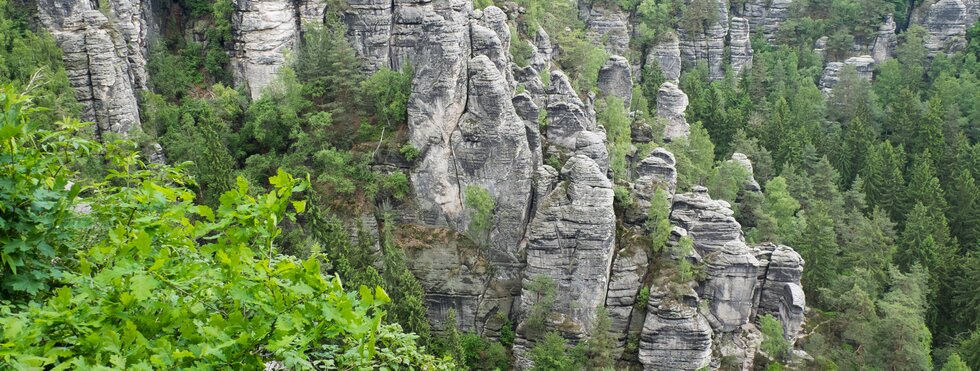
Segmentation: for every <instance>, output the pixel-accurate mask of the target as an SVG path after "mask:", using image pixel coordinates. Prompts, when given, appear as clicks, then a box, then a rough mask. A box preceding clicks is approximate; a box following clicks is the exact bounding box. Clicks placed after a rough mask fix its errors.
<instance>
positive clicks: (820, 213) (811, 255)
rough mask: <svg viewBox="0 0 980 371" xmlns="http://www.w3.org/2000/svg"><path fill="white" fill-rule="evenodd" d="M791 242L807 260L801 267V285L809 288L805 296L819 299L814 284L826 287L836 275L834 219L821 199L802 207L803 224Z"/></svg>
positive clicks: (837, 249)
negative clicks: (804, 222)
mask: <svg viewBox="0 0 980 371" xmlns="http://www.w3.org/2000/svg"><path fill="white" fill-rule="evenodd" d="M794 246H795V247H796V249H797V250H798V251H799V252H800V255H801V256H803V260H805V261H806V263H807V266H806V269H805V270H804V271H803V280H804V282H805V283H804V285H803V287H804V288H805V289H808V291H809V292H808V293H807V296H810V297H814V298H818V300H817V301H818V302H820V301H821V299H822V298H821V295H817V292H818V291H817V288H820V287H829V286H830V284H831V283H832V281H833V280H834V278H835V277H836V276H837V274H838V273H837V269H838V258H837V254H838V252H839V250H840V248H839V247H838V246H837V233H836V232H835V231H834V221H833V220H832V219H831V218H830V216H829V215H828V210H827V207H826V205H825V204H824V203H823V202H820V201H817V202H815V203H814V204H813V207H811V208H810V209H808V210H807V211H806V228H805V229H804V230H803V234H802V236H801V238H800V239H799V240H798V241H795V242H794Z"/></svg>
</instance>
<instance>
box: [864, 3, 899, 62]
mask: <svg viewBox="0 0 980 371" xmlns="http://www.w3.org/2000/svg"><path fill="white" fill-rule="evenodd" d="M895 29H896V25H895V17H893V16H891V15H888V18H886V19H885V22H884V23H882V24H881V27H878V35H877V36H875V42H874V44H873V45H872V46H871V57H872V58H874V60H875V63H877V64H882V63H884V62H885V61H886V60H888V58H891V57H892V56H893V55H895V49H896V48H897V47H898V36H896V35H895Z"/></svg>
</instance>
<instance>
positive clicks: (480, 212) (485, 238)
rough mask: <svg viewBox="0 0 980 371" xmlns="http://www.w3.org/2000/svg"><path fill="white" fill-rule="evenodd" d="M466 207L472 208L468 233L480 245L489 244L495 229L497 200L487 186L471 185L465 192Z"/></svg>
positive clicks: (467, 227)
mask: <svg viewBox="0 0 980 371" xmlns="http://www.w3.org/2000/svg"><path fill="white" fill-rule="evenodd" d="M463 200H464V204H465V206H466V208H467V209H468V210H470V223H469V225H467V226H466V233H467V234H468V235H469V237H470V239H472V240H473V242H475V243H477V244H479V245H489V243H490V232H491V230H492V229H493V212H494V209H495V208H496V207H497V203H496V201H495V200H494V199H493V196H492V195H490V192H489V191H487V190H486V188H483V187H480V186H476V185H469V186H466V190H465V191H464V192H463Z"/></svg>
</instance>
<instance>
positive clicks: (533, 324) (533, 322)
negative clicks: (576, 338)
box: [525, 276, 564, 344]
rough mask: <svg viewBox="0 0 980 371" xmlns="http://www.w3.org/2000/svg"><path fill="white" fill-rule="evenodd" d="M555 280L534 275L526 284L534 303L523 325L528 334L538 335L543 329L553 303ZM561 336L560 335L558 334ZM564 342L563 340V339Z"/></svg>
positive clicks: (555, 287)
mask: <svg viewBox="0 0 980 371" xmlns="http://www.w3.org/2000/svg"><path fill="white" fill-rule="evenodd" d="M556 289H557V285H556V284H555V280H554V279H552V278H551V277H548V276H534V278H533V279H531V282H530V283H528V285H527V290H528V291H530V292H531V294H533V295H534V304H531V309H530V311H529V313H528V316H527V320H526V321H525V325H526V326H527V330H528V332H529V333H530V334H537V335H540V334H541V333H543V332H544V330H545V325H546V320H547V316H548V314H549V313H551V307H552V306H554V304H555V290H556ZM559 337H561V336H559ZM563 344H564V340H563Z"/></svg>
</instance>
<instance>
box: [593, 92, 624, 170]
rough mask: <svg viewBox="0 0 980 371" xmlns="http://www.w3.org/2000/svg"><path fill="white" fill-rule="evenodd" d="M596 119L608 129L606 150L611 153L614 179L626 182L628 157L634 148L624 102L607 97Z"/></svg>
mask: <svg viewBox="0 0 980 371" xmlns="http://www.w3.org/2000/svg"><path fill="white" fill-rule="evenodd" d="M596 119H597V120H598V121H599V123H600V124H601V125H602V126H603V127H605V129H606V139H607V140H606V148H607V149H608V151H609V165H610V167H611V168H612V171H613V178H614V179H616V180H626V178H627V176H628V175H629V174H627V169H626V155H627V154H628V152H629V150H630V147H631V146H632V139H631V138H632V136H631V131H630V125H631V124H632V121H631V120H630V118H629V116H628V113H627V112H626V106H625V104H624V103H623V100H622V99H620V98H617V97H606V99H605V104H604V105H602V106H601V107H600V109H599V112H598V114H597V117H596Z"/></svg>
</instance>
